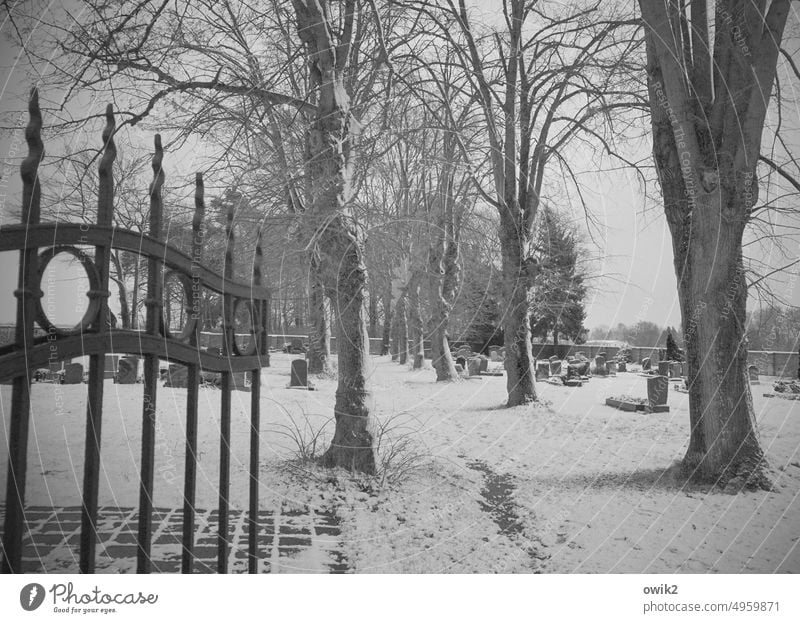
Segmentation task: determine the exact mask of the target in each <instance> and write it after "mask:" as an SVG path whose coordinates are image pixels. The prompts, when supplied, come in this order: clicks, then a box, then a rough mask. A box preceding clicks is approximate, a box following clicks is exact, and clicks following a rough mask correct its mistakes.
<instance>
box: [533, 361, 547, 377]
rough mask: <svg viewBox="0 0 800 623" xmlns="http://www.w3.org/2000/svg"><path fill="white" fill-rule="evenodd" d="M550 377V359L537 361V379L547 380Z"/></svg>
mask: <svg viewBox="0 0 800 623" xmlns="http://www.w3.org/2000/svg"><path fill="white" fill-rule="evenodd" d="M548 378H550V362H549V361H537V362H536V380H537V381H546V380H547V379H548Z"/></svg>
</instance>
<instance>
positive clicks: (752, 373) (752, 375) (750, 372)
mask: <svg viewBox="0 0 800 623" xmlns="http://www.w3.org/2000/svg"><path fill="white" fill-rule="evenodd" d="M747 377H748V378H749V379H750V385H759V384H760V381H759V380H758V367H757V366H748V367H747Z"/></svg>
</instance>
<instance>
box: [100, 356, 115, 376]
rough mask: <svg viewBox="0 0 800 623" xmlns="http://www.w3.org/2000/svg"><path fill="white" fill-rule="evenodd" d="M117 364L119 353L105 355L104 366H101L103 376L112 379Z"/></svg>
mask: <svg viewBox="0 0 800 623" xmlns="http://www.w3.org/2000/svg"><path fill="white" fill-rule="evenodd" d="M118 364H119V355H106V358H105V367H104V368H103V378H104V379H113V378H114V374H115V373H116V371H117V365H118Z"/></svg>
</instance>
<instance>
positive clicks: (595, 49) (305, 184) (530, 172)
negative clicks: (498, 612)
mask: <svg viewBox="0 0 800 623" xmlns="http://www.w3.org/2000/svg"><path fill="white" fill-rule="evenodd" d="M75 5H76V6H75V7H72V5H70V6H69V7H64V8H62V9H60V10H61V11H63V13H64V15H56V14H53V13H48V12H45V11H41V10H38V9H39V7H36V3H28V4H24V5H23V3H19V4H18V5H15V6H14V8H13V9H12V10H11V13H12V14H11V17H12V19H13V23H14V26H15V32H16V33H18V35H19V37H20V43H22V42H25V54H26V56H27V59H28V61H29V63H30V64H31V66H32V68H33V69H34V70H35V71H36V72H37V73H38V75H39V76H43V77H46V80H47V81H48V84H49V85H51V86H52V87H54V88H55V87H59V86H60V87H61V88H62V89H63V92H64V93H65V95H64V102H66V103H67V108H68V109H69V102H77V101H79V100H80V98H81V97H85V96H86V93H89V92H91V91H92V90H95V91H98V92H101V93H102V94H103V96H106V95H108V96H110V95H111V94H112V92H113V96H114V97H115V98H116V100H117V105H118V108H120V109H121V112H122V114H123V116H124V117H123V118H124V122H123V123H122V124H121V126H125V125H126V124H127V125H133V124H135V123H138V122H140V121H141V120H143V119H145V118H150V117H152V118H153V119H154V120H156V121H157V122H158V123H159V125H160V127H161V129H162V130H164V131H168V130H171V131H172V132H173V134H174V137H175V141H181V140H188V139H190V138H191V139H193V140H195V139H196V137H202V141H203V145H204V147H205V148H206V149H207V150H209V155H210V156H214V157H216V158H217V159H218V161H221V162H224V163H225V164H226V170H227V172H228V174H229V175H230V176H231V177H233V178H235V179H236V180H237V185H236V189H237V192H241V193H244V194H246V195H247V196H249V197H250V203H251V205H253V206H256V208H257V210H258V211H259V214H260V215H261V218H262V221H263V220H264V219H265V218H275V219H287V221H286V222H287V225H286V227H285V228H284V229H282V230H281V231H282V233H283V234H285V237H284V238H283V240H284V246H285V247H291V248H292V252H293V253H296V255H295V256H294V257H296V258H302V262H300V261H298V262H297V265H298V266H302V270H301V272H302V274H304V275H305V276H306V278H307V281H308V283H309V284H310V285H309V289H310V299H311V305H310V310H309V311H310V316H311V318H310V321H311V324H313V326H314V330H313V335H312V339H311V345H312V349H311V350H312V352H311V353H310V360H311V367H312V369H324V368H325V366H326V362H327V361H328V360H329V356H330V349H329V338H330V331H331V328H330V319H331V317H333V318H335V319H336V330H337V335H338V339H339V346H338V390H337V393H336V404H335V407H334V411H335V416H336V432H335V436H334V440H333V443H332V445H331V447H330V449H329V451H328V453H327V454H326V459H325V462H326V464H328V465H342V466H345V467H348V468H349V469H357V470H363V471H367V472H369V471H372V470H374V467H375V463H374V449H373V438H372V433H371V430H372V424H371V415H370V413H369V409H368V406H367V405H368V399H367V398H368V393H369V391H368V389H369V388H368V383H367V377H366V374H365V359H366V356H367V309H368V306H369V305H370V304H372V305H377V302H376V301H383V309H384V314H385V315H386V316H389V315H391V316H392V318H393V319H394V320H393V322H391V323H389V322H387V323H385V324H387V325H388V326H389V329H390V330H391V327H392V326H395V334H396V335H398V336H399V337H400V338H404V337H405V336H406V335H408V336H410V338H411V339H413V341H414V343H415V344H416V347H415V350H414V352H415V354H417V355H418V353H419V348H420V345H421V341H422V336H423V335H424V334H426V332H427V334H428V335H430V336H431V338H432V343H433V350H434V365H435V367H436V370H437V377H438V378H440V379H449V378H453V373H454V371H453V366H452V361H450V356H449V349H448V348H447V331H448V325H449V323H450V321H451V319H452V317H453V311H454V303H455V300H456V296H457V293H458V291H459V289H460V288H461V287H462V285H465V283H464V273H465V272H466V271H464V270H462V267H463V266H464V262H463V255H462V253H463V250H464V249H465V248H466V246H465V244H466V245H467V246H468V245H469V244H474V245H477V246H480V240H479V239H480V237H481V236H483V237H487V231H488V230H490V229H493V230H494V231H496V236H497V239H496V240H497V242H496V247H495V248H493V249H492V250H491V252H490V253H489V254H488V256H487V261H486V262H485V264H483V265H480V264H481V263H480V262H478V264H479V265H476V266H475V268H474V273H475V274H479V273H481V272H483V273H484V274H485V273H486V272H487V270H488V272H489V274H490V276H491V277H493V278H495V279H496V282H497V288H496V289H494V290H493V291H492V292H491V294H490V293H489V291H490V289H489V288H487V289H486V293H487V297H488V296H489V295H491V297H493V298H495V299H496V300H497V301H498V302H499V304H500V308H501V313H500V318H499V320H500V325H501V327H502V330H503V340H504V343H505V346H506V351H507V358H506V374H507V393H508V400H507V404H508V406H510V407H513V406H518V405H523V404H527V403H529V402H532V401H534V400H536V389H535V384H534V373H533V357H532V353H531V337H532V334H533V333H538V334H540V335H545V334H547V333H548V332H550V333H552V334H553V335H554V338H555V339H558V336H559V335H571V334H574V333H575V332H576V331H577V330H578V328H579V327H580V325H581V322H582V318H581V313H580V310H579V309H577V307H579V302H580V300H581V297H582V289H583V288H584V287H585V286H584V283H583V279H582V278H581V277H580V274H579V273H580V271H577V270H576V269H575V267H576V265H577V262H576V261H575V258H573V257H571V256H570V254H569V253H566V252H563V253H562V252H561V251H559V252H557V253H556V254H554V256H553V257H551V258H550V259H548V260H547V261H546V262H545V261H544V259H543V257H542V256H541V252H540V248H541V245H540V244H537V243H538V242H539V241H541V236H542V235H543V234H542V232H543V231H545V230H547V229H548V227H549V226H548V223H550V222H552V220H553V219H552V218H548V216H547V214H546V213H545V211H544V210H543V206H544V205H545V202H546V200H547V198H548V197H550V198H551V201H550V203H552V204H553V205H554V206H555V207H556V208H557V209H556V210H555V212H558V211H559V210H560V209H561V208H563V207H564V206H562V205H559V202H561V201H563V200H564V198H565V197H573V198H574V203H575V204H576V205H578V206H583V208H584V209H585V210H586V211H587V214H590V210H589V207H590V206H588V205H586V204H585V202H584V201H583V194H582V192H581V181H580V167H578V166H576V163H578V162H581V163H582V162H584V161H586V157H585V154H586V153H587V152H588V153H591V152H594V153H595V154H605V156H606V157H611V158H614V159H616V160H617V163H622V164H623V165H625V166H636V163H635V162H633V161H632V160H631V159H630V158H629V157H628V156H626V155H625V154H624V153H622V152H623V150H622V149H621V147H622V146H623V141H621V140H620V137H621V136H622V135H623V134H634V135H635V134H636V133H637V131H639V130H641V129H642V128H643V125H642V121H643V120H644V118H643V114H645V115H646V118H647V119H649V120H650V132H651V133H652V137H653V153H654V163H655V170H656V174H657V177H658V184H659V187H660V190H661V195H662V199H663V205H664V212H665V214H666V217H667V222H668V224H669V228H670V233H671V236H672V239H673V250H674V255H675V271H676V275H677V277H678V297H679V300H680V305H681V313H682V334H683V336H684V341H685V347H686V351H687V359H688V364H689V373H690V404H691V423H692V438H691V442H690V449H689V452H688V453H687V456H686V459H685V462H684V464H685V467H686V469H687V471H688V472H689V473H691V474H693V475H695V476H698V477H701V478H703V479H712V480H713V479H723V480H726V479H728V478H731V477H734V476H735V475H738V474H740V473H742V474H745V473H746V475H747V477H748V478H749V480H748V482H750V483H754V484H756V485H759V484H762V485H764V486H768V485H767V480H766V478H764V477H763V469H762V467H763V454H762V451H761V449H760V447H759V446H758V442H757V440H756V437H755V428H754V424H753V411H752V400H751V398H750V394H749V386H748V384H747V380H746V371H745V366H746V352H745V346H744V343H745V342H744V337H745V334H744V322H745V306H746V300H747V284H746V280H745V279H744V278H743V275H744V272H745V271H744V262H743V253H742V246H743V236H744V232H745V227H746V225H747V223H748V221H749V219H750V216H751V214H752V212H753V210H754V207H755V206H756V203H757V199H758V183H759V177H758V175H757V173H758V171H757V164H758V162H759V158H760V156H761V153H760V149H761V142H762V132H763V129H764V125H765V119H766V114H767V108H768V103H769V101H770V90H771V88H772V85H773V84H774V83H775V76H776V66H777V59H778V54H779V51H780V42H781V38H782V33H783V29H784V26H785V24H786V20H787V16H788V9H789V1H788V0H773V1H772V2H769V3H767V2H766V1H764V2H758V1H750V2H747V3H743V2H741V1H740V0H725V1H722V2H717V3H715V5H714V8H713V9H712V8H710V7H709V6H708V5H707V3H706V2H704V1H702V0H693V1H692V2H690V3H677V2H665V3H660V2H641V3H640V7H639V8H640V13H639V14H634V13H629V12H628V9H629V7H621V6H617V5H615V4H609V3H603V4H602V5H601V4H600V3H598V2H595V3H592V2H588V3H570V4H569V5H568V6H566V5H564V4H563V3H556V2H546V1H535V0H534V1H530V0H504V2H502V5H498V6H497V12H496V14H495V15H494V16H493V17H491V18H487V19H484V20H483V21H478V20H476V19H475V14H474V12H473V11H470V10H468V8H467V5H466V2H465V0H440V1H435V2H434V1H431V0H428V1H422V2H403V1H402V0H342V1H333V0H292V1H291V2H288V1H286V2H282V1H280V0H265V1H264V2H260V3H257V4H252V3H249V2H244V1H241V0H219V1H216V0H215V1H212V0H178V1H173V2H169V1H168V0H160V1H148V0H145V1H144V2H123V3H116V4H114V5H113V6H112V5H109V4H108V3H105V2H98V1H96V0H82V1H80V2H76V3H75ZM32 7H33V8H32ZM26 12H27V13H26ZM56 13H57V12H56ZM712 13H713V15H712ZM43 16H44V17H43ZM48 19H51V21H50V22H49V23H48V22H47V20H48ZM34 30H36V33H37V36H33V35H34ZM112 89H113V90H112ZM56 108H58V107H56ZM52 112H54V113H56V114H57V111H52ZM74 124H75V121H74V119H72V118H65V119H64V125H63V126H62V127H63V129H65V130H67V129H70V128H72V127H74ZM212 152H213V153H212ZM762 161H764V162H766V163H767V164H768V165H770V166H772V167H773V168H775V169H776V170H778V171H779V172H780V173H781V175H783V176H784V177H787V178H791V176H789V175H788V173H787V171H786V169H785V168H783V167H780V166H779V165H776V164H775V162H774V161H773V160H772V159H763V158H762ZM643 175H645V177H646V174H644V173H643ZM543 213H544V216H543V217H542V214H543ZM287 217H288V218H287ZM539 223H544V225H543V226H539V225H537V224H539ZM368 234H369V236H368ZM548 236H549V234H548ZM470 237H471V238H472V240H470ZM556 246H557V245H556ZM370 256H372V257H374V258H375V261H372V262H369V261H368V260H369V258H370ZM489 258H490V259H489ZM554 258H555V259H554ZM562 260H563V261H562ZM368 263H369V264H370V265H372V266H375V267H376V268H375V269H374V270H373V271H372V272H371V273H369V272H368V270H367V265H368ZM381 266H383V267H385V268H384V269H383V270H382V269H381V268H380V267H381ZM542 275H545V276H544V277H542ZM537 279H538V281H537ZM564 284H567V285H566V287H565V286H564ZM470 287H471V288H472V289H473V290H474V289H475V286H474V284H472V285H471V286H470ZM377 292H382V293H383V294H382V296H380V297H379V296H374V297H373V296H372V294H373V293H377ZM328 309H330V310H331V313H327V310H328ZM563 309H571V310H572V312H571V313H569V314H566V315H563V314H559V313H558V310H563ZM554 310H555V313H554ZM478 311H480V308H479V309H476V317H477V312H478ZM424 315H425V317H423V316H424ZM484 316H485V314H484ZM554 318H555V319H554ZM566 318H568V319H569V320H566ZM484 320H485V318H483V317H482V318H481V322H484ZM426 325H427V326H426ZM402 341H403V340H402V339H401V342H402ZM731 361H733V362H734V365H730V362H731ZM751 476H752V478H751Z"/></svg>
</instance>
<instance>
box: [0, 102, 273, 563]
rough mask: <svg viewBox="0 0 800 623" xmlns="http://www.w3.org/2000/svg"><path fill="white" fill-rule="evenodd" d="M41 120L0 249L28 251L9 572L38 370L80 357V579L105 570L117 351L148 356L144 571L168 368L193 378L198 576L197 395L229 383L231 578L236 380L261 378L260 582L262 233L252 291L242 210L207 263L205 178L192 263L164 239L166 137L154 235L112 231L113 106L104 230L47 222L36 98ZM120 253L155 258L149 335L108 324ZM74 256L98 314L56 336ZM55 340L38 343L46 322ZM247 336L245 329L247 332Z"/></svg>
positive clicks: (4, 373)
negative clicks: (56, 269)
mask: <svg viewBox="0 0 800 623" xmlns="http://www.w3.org/2000/svg"><path fill="white" fill-rule="evenodd" d="M28 110H29V115H30V121H29V123H28V126H27V128H26V141H27V143H28V150H29V153H28V156H27V158H26V159H25V160H24V161H23V163H22V165H21V167H20V173H21V176H22V179H23V192H22V202H23V205H22V222H21V223H20V224H18V225H6V226H3V227H0V251H18V252H19V257H20V266H19V275H18V287H17V290H16V291H15V295H16V297H17V320H16V329H15V334H14V343H13V344H10V345H6V346H4V347H2V348H0V381H7V380H12V385H13V388H12V400H11V422H10V427H9V439H8V444H9V459H8V476H7V481H6V508H5V520H4V524H3V536H2V550H1V551H0V554H1V555H2V571H3V573H18V572H21V571H22V566H21V565H22V537H23V534H24V533H25V525H26V521H25V484H26V471H27V446H28V426H29V421H30V413H31V409H30V387H31V381H32V378H33V372H34V371H35V370H36V369H38V368H46V367H49V365H50V364H52V363H56V362H59V361H65V360H69V359H72V358H75V357H84V356H88V357H89V375H88V376H89V380H88V389H87V392H88V398H87V412H86V430H85V440H86V444H85V450H84V451H85V457H84V474H83V491H82V496H83V500H82V505H81V508H82V518H81V536H80V563H79V566H80V571H81V572H83V573H92V572H94V570H95V549H96V545H97V542H98V535H97V521H98V483H99V473H100V469H102V467H101V464H100V462H101V442H102V435H101V431H102V422H103V413H102V403H103V385H104V367H105V366H104V359H105V355H106V354H107V353H116V354H125V353H128V354H132V355H139V356H143V357H144V398H143V401H142V424H143V426H142V457H141V458H142V461H141V474H140V481H139V484H140V488H139V518H138V521H139V528H138V535H137V549H138V556H137V572H139V573H148V572H149V571H150V568H151V560H150V546H151V539H152V534H151V523H152V514H153V494H154V490H153V469H154V456H155V452H154V446H155V430H156V417H157V394H158V381H159V361H160V360H165V361H169V362H171V363H175V364H180V365H184V366H186V368H187V401H186V416H187V417H186V432H185V466H184V493H183V537H182V538H183V550H184V551H183V560H182V563H181V570H182V572H183V573H191V572H192V567H193V562H194V531H195V529H196V528H197V526H196V522H195V513H196V509H195V489H196V481H197V429H198V392H199V387H200V378H201V374H200V372H201V370H202V371H208V372H216V373H220V374H221V377H222V401H221V402H222V408H221V414H220V416H221V428H220V450H221V454H220V465H219V494H220V507H219V516H220V521H219V526H218V559H217V569H218V571H220V572H226V571H227V569H228V556H229V552H228V550H229V546H230V543H229V540H230V539H229V535H228V511H229V494H230V452H231V448H230V442H231V440H230V418H231V390H232V389H233V388H234V385H235V383H234V374H239V373H243V372H246V373H249V374H250V376H251V387H250V389H251V401H250V426H251V431H250V448H249V450H250V469H249V505H248V513H249V519H248V523H247V525H248V529H249V532H250V533H249V535H248V536H249V538H248V543H249V552H248V571H249V572H251V573H253V572H256V570H257V567H258V560H259V552H258V551H257V549H256V543H257V539H256V533H257V530H258V523H257V517H258V508H259V503H258V469H259V464H258V460H259V443H260V436H259V426H260V390H261V379H260V372H261V369H262V368H263V367H265V366H268V365H269V352H268V348H267V347H268V344H269V335H268V332H269V313H268V312H269V308H270V305H269V300H270V291H269V289H268V288H266V287H264V286H263V284H262V277H261V266H260V264H261V261H262V259H263V253H262V248H261V239H262V236H261V230H260V229H259V231H258V232H257V245H256V251H255V263H254V267H253V279H252V281H251V283H243V282H237V281H236V280H235V279H234V278H233V274H234V270H233V257H234V255H233V243H234V238H233V220H234V214H233V208H232V207H230V208H229V212H228V215H227V226H226V235H227V243H228V248H227V249H226V258H225V268H224V274H223V275H219V274H217V273H216V272H214V271H212V270H210V269H209V268H208V267H207V266H204V265H203V264H202V263H201V262H202V252H203V248H202V244H203V239H204V236H203V235H202V228H203V217H204V212H205V204H204V187H203V179H202V175H201V174H199V173H198V174H197V176H196V182H195V183H196V191H195V214H194V219H193V221H192V232H193V238H192V251H191V255H190V254H187V253H185V252H183V251H181V250H180V249H177V248H175V247H173V246H171V245H170V244H168V243H167V242H166V241H164V240H162V239H161V238H162V236H161V229H162V220H163V219H162V208H163V205H162V198H161V189H162V187H163V184H164V171H163V168H162V160H163V156H164V153H163V149H162V146H161V137H160V136H159V135H156V138H155V153H154V155H153V161H152V167H153V183H152V184H151V185H150V189H149V196H150V222H149V231H148V232H147V233H146V234H144V233H137V232H133V231H129V230H126V229H122V228H119V227H115V226H114V225H113V224H112V222H113V202H114V185H113V175H112V169H113V164H114V160H115V157H116V146H115V144H114V140H113V137H114V132H115V122H114V115H113V110H112V109H111V106H108V108H107V109H106V125H105V128H104V130H103V137H102V138H103V154H102V157H101V159H100V163H99V165H98V173H99V186H98V201H97V217H96V222H95V223H89V224H78V223H41V222H40V207H39V204H40V189H39V178H38V167H39V163H40V161H41V159H42V157H43V154H44V147H43V144H42V141H41V127H42V118H41V112H40V111H39V105H38V93H37V92H36V90H35V89H34V90H32V92H31V97H30V100H29V106H28ZM112 250H121V251H127V252H130V253H134V254H137V255H139V256H140V257H143V258H145V259H146V260H147V264H148V278H147V298H146V300H145V305H146V308H147V320H146V327H145V330H144V331H135V330H130V329H118V328H115V327H111V326H110V325H109V323H108V322H107V317H108V316H109V310H108V297H109V296H110V292H109V267H110V262H111V254H112ZM60 253H67V254H69V255H72V256H73V257H75V258H76V259H78V260H79V261H80V263H81V265H82V266H83V269H84V270H85V271H86V275H87V277H88V279H89V284H90V285H89V291H88V292H87V295H88V296H89V306H88V309H87V311H86V313H85V315H84V318H83V319H82V320H81V322H80V323H79V324H78V325H76V326H75V327H73V328H71V329H64V328H62V327H57V326H55V325H54V324H53V323H52V321H51V320H50V319H49V318H48V317H47V315H46V314H45V312H44V309H43V307H42V297H43V296H44V294H43V291H42V288H41V281H42V277H43V275H44V271H45V269H46V267H47V265H48V263H49V262H50V261H51V260H52V259H53V258H54V257H55V256H57V255H58V254H60ZM165 270H166V271H167V273H173V274H174V275H175V276H176V277H177V278H178V282H179V283H180V284H182V288H183V296H184V299H185V301H186V307H185V311H186V316H185V317H186V319H187V320H186V323H185V327H184V328H183V330H182V331H181V332H180V334H179V335H174V334H173V333H172V332H170V330H169V327H168V326H167V322H166V321H165V316H164V280H165V278H166V277H165ZM201 291H208V292H214V293H217V294H219V295H221V296H222V303H223V318H222V332H223V346H222V349H221V352H219V353H217V354H215V353H213V352H208V351H205V350H203V349H201V348H200V335H199V333H200V329H201V327H200V326H199V325H200V323H199V320H198V318H199V314H198V313H197V308H196V301H197V300H198V299H199V298H200V292H201ZM242 305H244V306H245V309H246V310H247V311H248V313H249V319H250V328H249V343H248V344H247V345H241V344H239V343H238V342H237V341H236V339H235V336H236V329H235V322H234V316H235V315H236V313H237V310H239V309H240V306H242ZM37 323H38V325H39V327H41V329H42V330H43V331H44V335H38V334H37V333H38V329H37V328H36V326H35V325H36V324H37ZM239 333H241V331H240V332H239Z"/></svg>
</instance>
